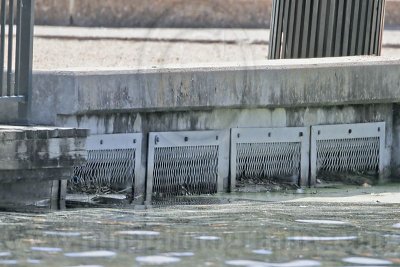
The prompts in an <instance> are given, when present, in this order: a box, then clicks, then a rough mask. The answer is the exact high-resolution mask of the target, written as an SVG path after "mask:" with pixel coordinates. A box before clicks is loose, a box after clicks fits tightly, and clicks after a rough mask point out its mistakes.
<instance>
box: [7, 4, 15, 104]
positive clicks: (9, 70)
mask: <svg viewBox="0 0 400 267" xmlns="http://www.w3.org/2000/svg"><path fill="white" fill-rule="evenodd" d="M8 8H9V10H8V58H7V60H8V61H7V95H8V96H11V94H12V91H14V90H12V78H13V77H12V67H13V64H12V62H13V41H14V0H10V2H9V7H8Z"/></svg>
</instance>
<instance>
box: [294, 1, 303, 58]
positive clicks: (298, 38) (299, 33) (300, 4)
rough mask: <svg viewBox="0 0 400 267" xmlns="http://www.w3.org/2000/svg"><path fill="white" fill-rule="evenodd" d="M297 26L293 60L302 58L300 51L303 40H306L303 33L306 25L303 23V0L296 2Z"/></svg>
mask: <svg viewBox="0 0 400 267" xmlns="http://www.w3.org/2000/svg"><path fill="white" fill-rule="evenodd" d="M296 5H297V7H296V24H295V31H294V45H293V53H292V58H299V57H300V54H301V52H300V49H299V48H301V43H302V42H301V38H304V36H302V32H303V27H304V24H303V23H302V21H303V18H302V17H303V8H304V3H303V0H297V1H296Z"/></svg>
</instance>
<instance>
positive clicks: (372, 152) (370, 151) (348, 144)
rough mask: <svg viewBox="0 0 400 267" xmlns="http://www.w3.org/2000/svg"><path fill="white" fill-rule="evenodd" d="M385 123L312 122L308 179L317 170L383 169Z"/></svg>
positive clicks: (336, 171) (335, 171)
mask: <svg viewBox="0 0 400 267" xmlns="http://www.w3.org/2000/svg"><path fill="white" fill-rule="evenodd" d="M384 149H385V123H384V122H379V123H360V124H342V125H324V126H314V127H312V129H311V183H312V184H313V185H314V184H315V183H316V179H317V177H319V175H320V174H321V173H324V174H325V173H327V174H331V175H333V174H337V173H339V174H341V173H342V174H343V173H364V172H365V173H366V172H368V173H375V174H381V173H383V162H384V161H383V156H384V153H383V152H384Z"/></svg>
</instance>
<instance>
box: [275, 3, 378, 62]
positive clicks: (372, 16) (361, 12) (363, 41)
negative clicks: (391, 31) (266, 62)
mask: <svg viewBox="0 0 400 267" xmlns="http://www.w3.org/2000/svg"><path fill="white" fill-rule="evenodd" d="M384 17H385V0H274V1H273V8H272V16H271V33H270V47H269V58H270V59H288V58H317V57H340V56H356V55H377V56H379V55H380V54H381V47H382V32H383V24H384Z"/></svg>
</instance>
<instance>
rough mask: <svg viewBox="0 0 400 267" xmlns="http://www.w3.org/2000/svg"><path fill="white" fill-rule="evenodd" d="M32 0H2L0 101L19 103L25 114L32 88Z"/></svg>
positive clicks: (0, 14)
mask: <svg viewBox="0 0 400 267" xmlns="http://www.w3.org/2000/svg"><path fill="white" fill-rule="evenodd" d="M34 2H35V0H1V7H0V8H1V10H0V21H1V26H0V74H1V75H0V102H1V101H12V102H21V103H22V105H20V108H19V115H20V116H24V117H26V112H27V110H28V107H27V106H28V103H29V99H30V94H31V87H32V52H33V25H34V4H35V3H34Z"/></svg>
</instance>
